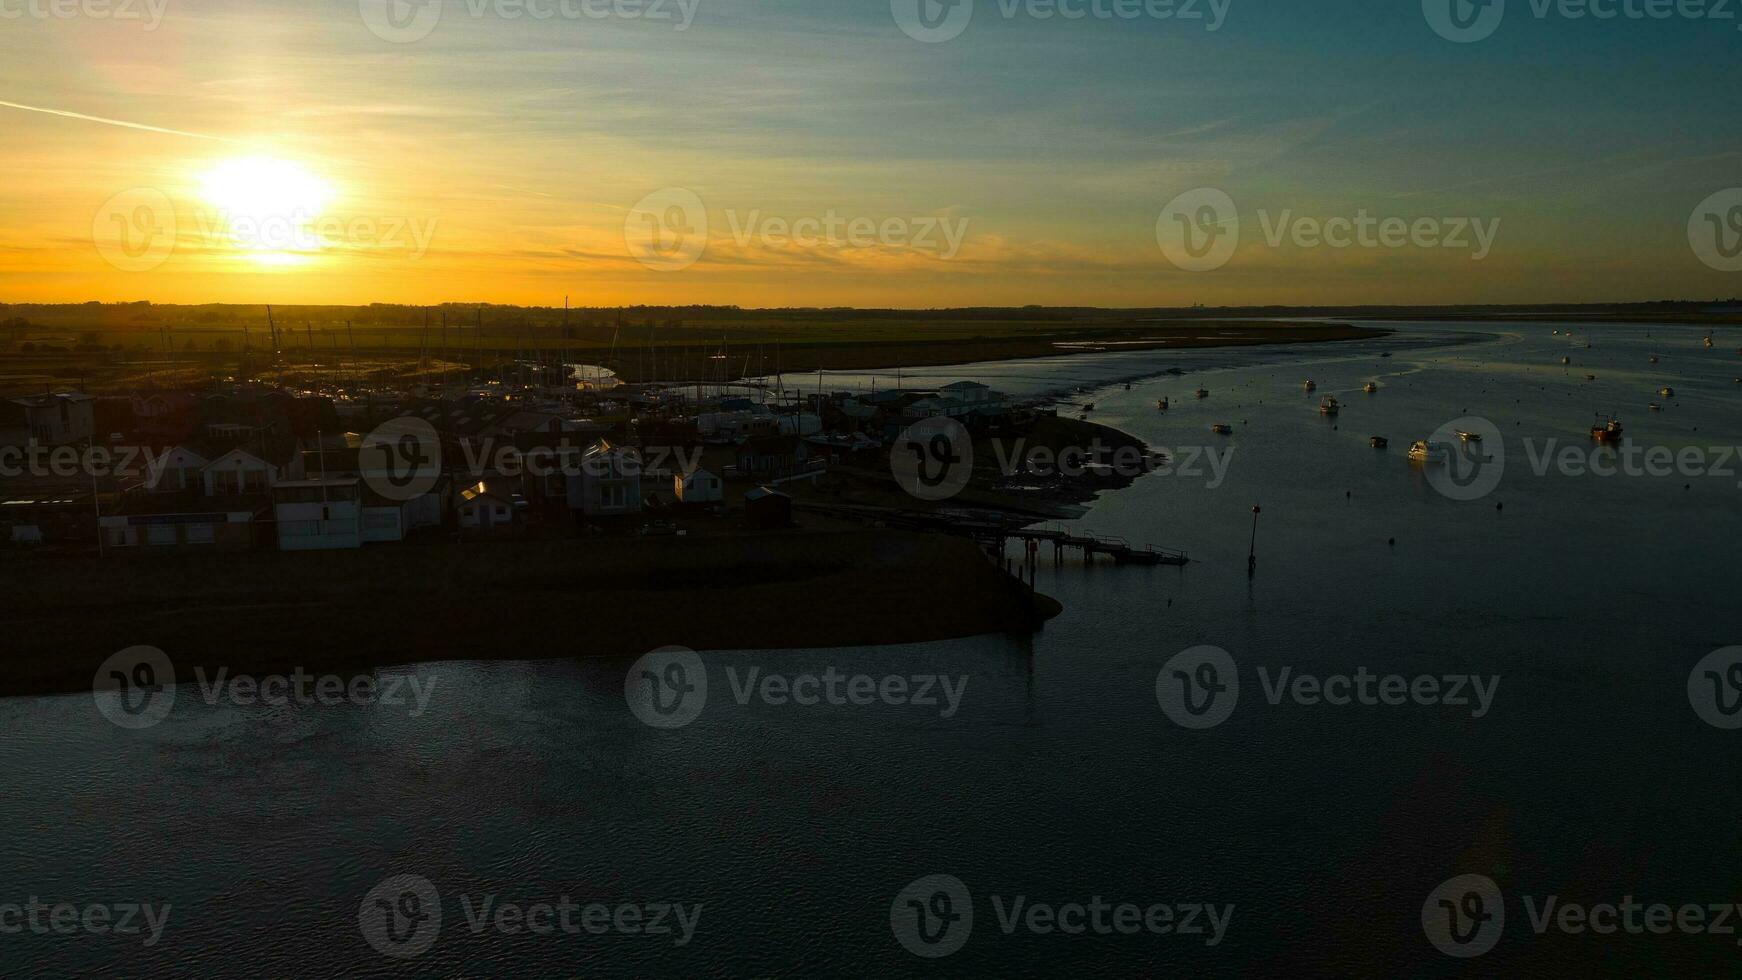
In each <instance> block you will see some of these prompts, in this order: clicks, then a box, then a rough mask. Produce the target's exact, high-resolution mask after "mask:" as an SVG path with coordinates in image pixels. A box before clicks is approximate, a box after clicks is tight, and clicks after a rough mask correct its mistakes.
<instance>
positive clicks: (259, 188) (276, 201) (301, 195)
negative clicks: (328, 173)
mask: <svg viewBox="0 0 1742 980" xmlns="http://www.w3.org/2000/svg"><path fill="white" fill-rule="evenodd" d="M200 189H201V192H202V193H203V194H204V195H205V198H206V200H207V201H208V202H210V203H211V205H212V206H213V207H215V208H217V209H218V210H219V211H220V212H223V214H224V215H225V217H226V218H229V219H232V220H234V219H236V218H252V219H254V220H256V221H268V220H310V219H313V218H318V217H320V215H321V212H322V211H324V210H325V209H326V206H327V202H329V201H331V200H332V197H333V188H332V185H331V184H328V183H327V182H326V181H324V180H322V179H321V178H319V177H317V176H315V175H314V174H312V173H310V172H309V171H308V170H307V168H305V167H303V166H302V165H301V164H297V163H292V162H291V161H289V160H281V159H277V158H274V157H241V158H237V159H233V160H226V161H224V162H223V163H220V164H218V165H217V166H216V167H213V168H212V169H211V170H209V171H207V172H206V173H205V175H204V176H203V177H202V178H201V181H200Z"/></svg>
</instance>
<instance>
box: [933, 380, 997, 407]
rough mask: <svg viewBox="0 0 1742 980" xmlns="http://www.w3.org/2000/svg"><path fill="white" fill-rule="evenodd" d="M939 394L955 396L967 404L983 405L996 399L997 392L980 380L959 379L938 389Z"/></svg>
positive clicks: (947, 396)
mask: <svg viewBox="0 0 1742 980" xmlns="http://www.w3.org/2000/svg"><path fill="white" fill-rule="evenodd" d="M938 394H940V395H943V396H944V397H945V398H954V399H955V400H956V401H959V402H963V403H965V404H967V405H981V404H984V403H986V402H990V401H993V400H994V399H995V393H994V392H993V391H992V389H991V388H989V387H987V386H986V385H983V384H981V383H979V382H978V381H958V382H956V383H955V384H947V385H944V386H943V387H942V388H940V389H938Z"/></svg>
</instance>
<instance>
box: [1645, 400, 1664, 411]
mask: <svg viewBox="0 0 1742 980" xmlns="http://www.w3.org/2000/svg"><path fill="white" fill-rule="evenodd" d="M1646 407H1647V408H1649V409H1651V410H1652V411H1654V412H1661V411H1663V406H1662V405H1659V404H1658V403H1656V402H1652V403H1651V404H1650V405H1647V406H1646Z"/></svg>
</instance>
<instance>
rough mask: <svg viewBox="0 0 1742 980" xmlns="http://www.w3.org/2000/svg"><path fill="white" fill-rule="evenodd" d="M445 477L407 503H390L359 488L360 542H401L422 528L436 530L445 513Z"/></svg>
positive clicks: (446, 494)
mask: <svg viewBox="0 0 1742 980" xmlns="http://www.w3.org/2000/svg"><path fill="white" fill-rule="evenodd" d="M448 493H449V489H448V481H447V477H442V479H441V480H440V481H439V482H438V483H437V484H436V486H435V488H434V489H432V490H430V492H428V493H425V494H420V495H418V496H416V497H413V498H411V499H410V500H393V499H390V498H388V497H383V496H381V495H380V494H378V493H376V492H374V491H373V490H370V489H369V488H368V487H367V486H365V487H364V489H363V543H364V544H375V543H380V542H391V541H404V540H405V538H406V536H407V535H409V534H410V533H411V532H413V531H415V530H418V529H419V528H425V527H440V526H441V523H442V515H443V514H444V513H446V511H447V506H446V503H447V498H448Z"/></svg>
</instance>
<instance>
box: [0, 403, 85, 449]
mask: <svg viewBox="0 0 1742 980" xmlns="http://www.w3.org/2000/svg"><path fill="white" fill-rule="evenodd" d="M96 419H97V400H96V399H95V398H92V397H91V396H90V395H85V394H80V393H78V392H56V393H54V394H50V395H30V396H27V397H24V398H13V399H10V400H9V401H8V402H7V403H6V405H5V409H4V411H3V412H0V433H4V434H5V439H6V442H5V443H4V444H5V445H17V446H24V445H28V444H30V443H32V442H34V443H36V444H38V445H42V446H70V445H73V444H74V443H80V442H89V441H90V439H91V434H92V432H93V431H94V430H95V429H96Z"/></svg>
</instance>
